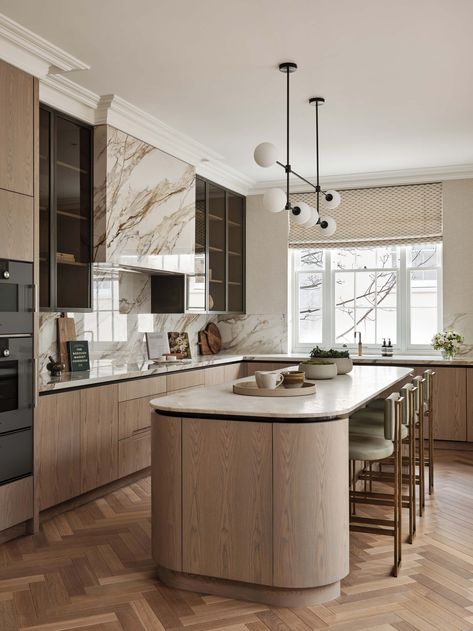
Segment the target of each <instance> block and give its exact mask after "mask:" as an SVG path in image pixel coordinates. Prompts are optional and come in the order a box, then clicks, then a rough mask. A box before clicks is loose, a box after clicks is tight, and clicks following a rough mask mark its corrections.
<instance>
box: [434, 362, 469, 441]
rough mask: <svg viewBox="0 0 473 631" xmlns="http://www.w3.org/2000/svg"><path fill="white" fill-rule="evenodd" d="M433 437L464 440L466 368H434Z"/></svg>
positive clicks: (465, 436) (465, 435) (465, 437)
mask: <svg viewBox="0 0 473 631" xmlns="http://www.w3.org/2000/svg"><path fill="white" fill-rule="evenodd" d="M434 370H435V378H434V392H433V408H434V438H435V439H437V440H462V441H464V440H466V439H467V434H466V379H467V376H466V372H467V370H468V369H467V368H453V367H452V368H443V367H442V368H439V367H436V368H434Z"/></svg>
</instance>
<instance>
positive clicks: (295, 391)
mask: <svg viewBox="0 0 473 631" xmlns="http://www.w3.org/2000/svg"><path fill="white" fill-rule="evenodd" d="M315 391H316V389H315V383H310V382H309V381H304V383H303V385H302V387H301V388H285V387H284V386H282V385H281V386H279V387H278V388H276V389H274V390H270V389H269V388H258V386H257V385H256V381H241V382H240V383H235V384H233V392H234V393H235V394H244V395H246V396H248V397H305V396H307V395H308V394H315Z"/></svg>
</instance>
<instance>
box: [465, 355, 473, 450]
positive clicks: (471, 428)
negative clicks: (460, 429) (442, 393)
mask: <svg viewBox="0 0 473 631" xmlns="http://www.w3.org/2000/svg"><path fill="white" fill-rule="evenodd" d="M465 370H466V392H467V398H466V439H467V441H468V442H470V443H471V442H473V367H472V368H466V369H465Z"/></svg>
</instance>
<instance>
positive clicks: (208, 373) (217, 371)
mask: <svg viewBox="0 0 473 631" xmlns="http://www.w3.org/2000/svg"><path fill="white" fill-rule="evenodd" d="M221 383H225V366H212V368H206V369H205V370H204V384H205V385H206V386H218V385H219V384H221Z"/></svg>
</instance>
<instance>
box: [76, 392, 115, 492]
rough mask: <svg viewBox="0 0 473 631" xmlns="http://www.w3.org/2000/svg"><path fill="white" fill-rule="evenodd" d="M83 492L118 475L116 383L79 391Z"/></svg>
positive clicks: (110, 480)
mask: <svg viewBox="0 0 473 631" xmlns="http://www.w3.org/2000/svg"><path fill="white" fill-rule="evenodd" d="M80 409H81V478H82V488H81V491H82V493H85V492H86V491H90V490H91V489H95V488H97V487H99V486H102V485H103V484H107V483H108V482H112V481H113V480H116V479H117V477H118V385H112V386H99V387H93V388H85V389H83V390H81V391H80Z"/></svg>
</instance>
